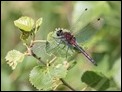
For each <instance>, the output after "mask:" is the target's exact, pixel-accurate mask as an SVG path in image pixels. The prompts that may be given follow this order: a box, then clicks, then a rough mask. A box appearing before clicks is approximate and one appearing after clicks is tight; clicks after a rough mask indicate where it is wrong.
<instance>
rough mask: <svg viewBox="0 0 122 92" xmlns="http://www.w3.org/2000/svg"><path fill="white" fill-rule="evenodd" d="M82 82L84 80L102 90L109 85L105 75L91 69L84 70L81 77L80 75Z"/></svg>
mask: <svg viewBox="0 0 122 92" xmlns="http://www.w3.org/2000/svg"><path fill="white" fill-rule="evenodd" d="M81 80H82V82H85V83H86V84H87V85H88V86H90V87H92V88H94V89H96V90H100V91H104V90H106V89H107V88H109V86H110V82H109V79H108V78H107V77H105V76H104V75H103V74H101V73H97V72H93V71H86V72H85V73H84V74H83V75H82V77H81Z"/></svg>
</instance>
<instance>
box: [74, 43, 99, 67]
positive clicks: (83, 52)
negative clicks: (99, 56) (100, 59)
mask: <svg viewBox="0 0 122 92" xmlns="http://www.w3.org/2000/svg"><path fill="white" fill-rule="evenodd" d="M75 46H76V47H75V48H76V49H77V50H79V51H80V52H81V53H82V54H83V55H85V56H86V57H87V59H89V60H90V61H91V62H92V63H93V64H94V65H96V66H97V64H96V62H95V60H94V59H93V58H91V57H90V56H89V55H88V54H87V53H86V52H85V50H84V49H83V48H82V47H80V46H79V45H75Z"/></svg>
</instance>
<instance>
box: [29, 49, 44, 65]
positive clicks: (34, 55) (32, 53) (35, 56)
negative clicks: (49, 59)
mask: <svg viewBox="0 0 122 92" xmlns="http://www.w3.org/2000/svg"><path fill="white" fill-rule="evenodd" d="M31 55H32V56H33V57H34V58H36V59H37V60H39V61H40V62H41V63H42V64H44V65H46V63H44V62H43V61H42V60H41V58H40V57H38V56H37V55H36V54H34V52H33V51H32V50H31Z"/></svg>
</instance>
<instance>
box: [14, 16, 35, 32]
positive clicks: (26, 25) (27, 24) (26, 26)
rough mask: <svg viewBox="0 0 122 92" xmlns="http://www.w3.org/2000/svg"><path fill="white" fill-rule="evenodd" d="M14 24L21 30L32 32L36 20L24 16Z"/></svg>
mask: <svg viewBox="0 0 122 92" xmlns="http://www.w3.org/2000/svg"><path fill="white" fill-rule="evenodd" d="M14 24H15V26H16V27H18V28H19V29H22V30H23V31H24V32H30V31H31V30H32V29H33V26H34V20H33V19H32V18H30V17H27V16H24V17H21V18H19V19H18V20H15V21H14Z"/></svg>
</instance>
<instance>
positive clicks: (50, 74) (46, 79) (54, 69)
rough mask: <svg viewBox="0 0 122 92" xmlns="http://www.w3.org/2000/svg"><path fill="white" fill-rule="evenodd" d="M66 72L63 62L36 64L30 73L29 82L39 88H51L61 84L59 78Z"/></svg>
mask: <svg viewBox="0 0 122 92" xmlns="http://www.w3.org/2000/svg"><path fill="white" fill-rule="evenodd" d="M66 74H67V68H66V67H65V66H64V65H63V64H57V65H56V66H54V65H52V66H47V67H44V66H36V67H34V68H33V69H32V71H31V73H30V79H29V80H30V82H31V83H32V85H34V87H36V88H37V89H39V90H51V89H55V88H56V87H58V85H60V84H61V81H60V78H64V77H65V76H66Z"/></svg>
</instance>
